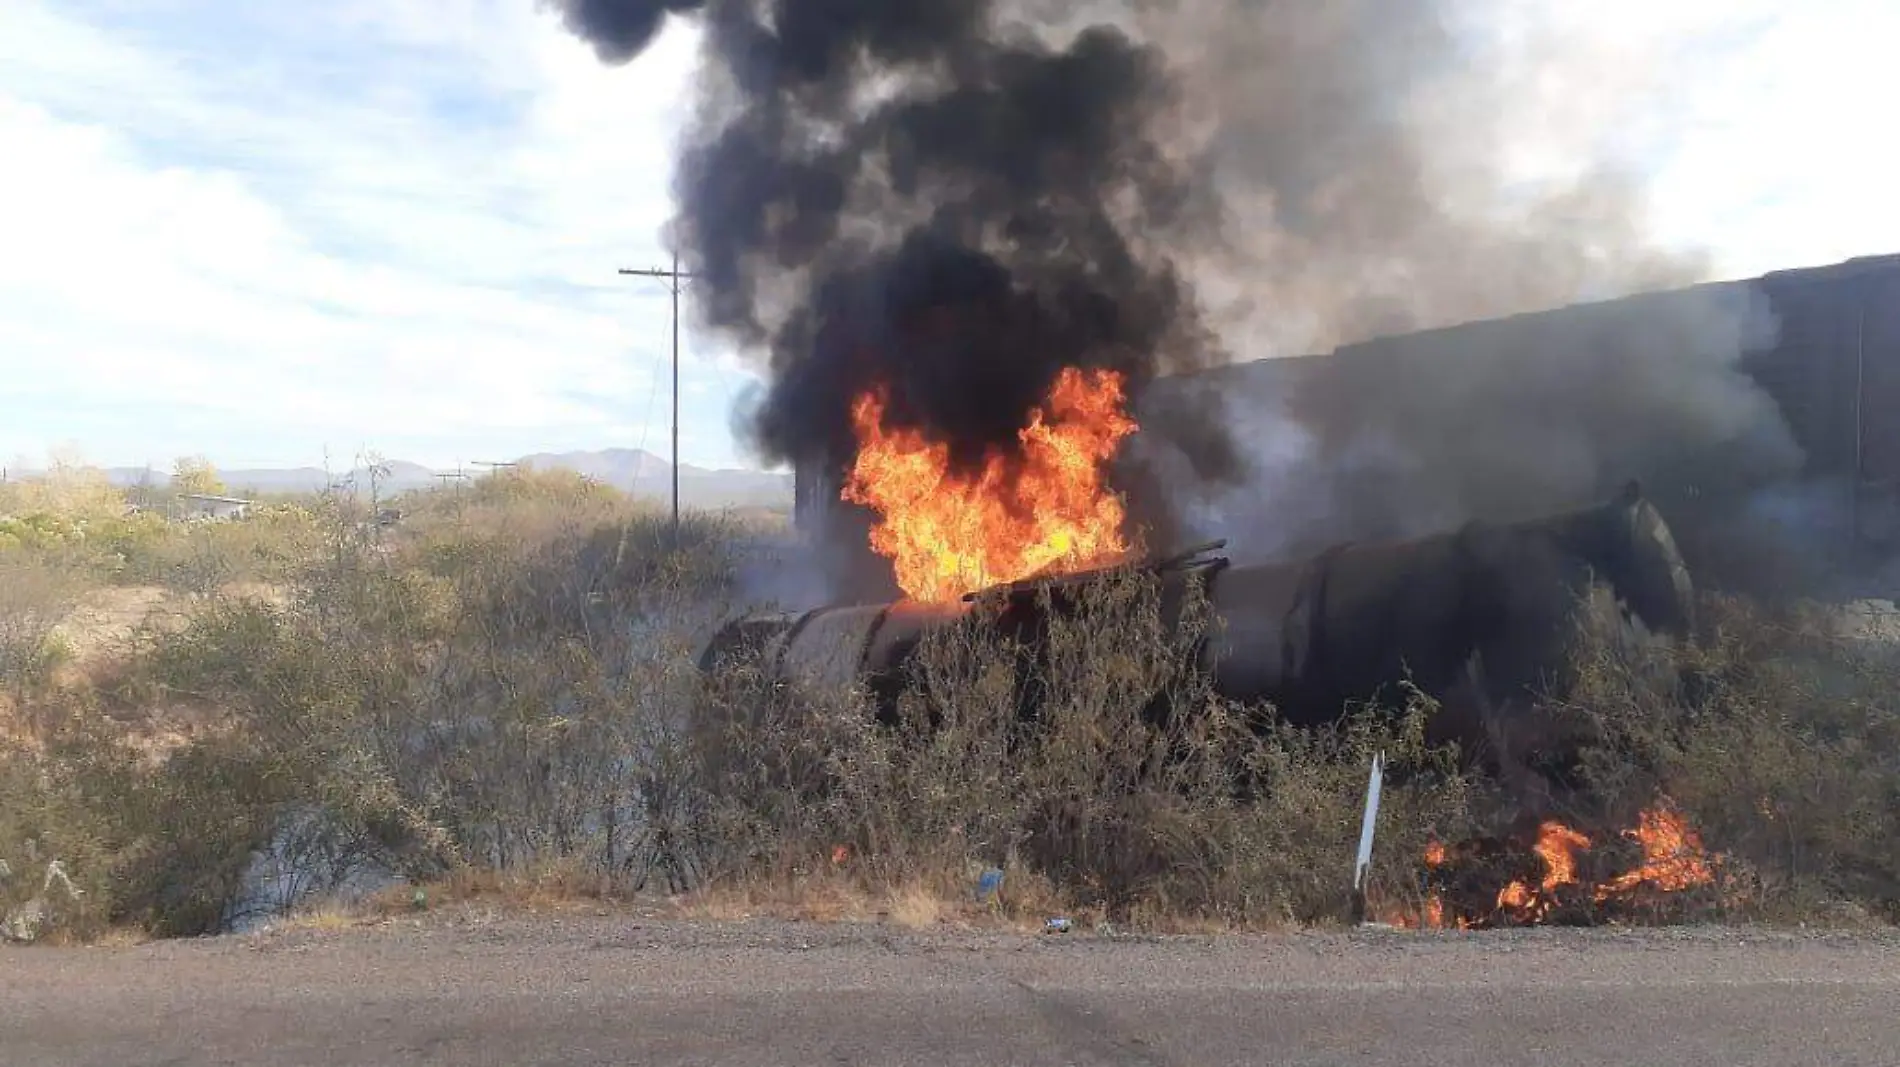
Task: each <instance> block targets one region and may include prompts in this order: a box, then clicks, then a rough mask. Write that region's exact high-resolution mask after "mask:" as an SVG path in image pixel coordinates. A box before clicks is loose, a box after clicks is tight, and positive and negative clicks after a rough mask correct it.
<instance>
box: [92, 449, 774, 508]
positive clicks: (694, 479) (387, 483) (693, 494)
mask: <svg viewBox="0 0 1900 1067" xmlns="http://www.w3.org/2000/svg"><path fill="white" fill-rule="evenodd" d="M515 462H516V463H517V464H519V465H520V466H523V467H531V468H534V469H537V470H571V471H575V472H577V473H579V474H582V475H585V476H587V477H589V478H592V479H594V480H595V481H598V482H602V483H604V484H606V485H611V486H613V487H614V488H616V489H619V490H621V491H622V492H626V493H630V494H632V495H634V496H637V497H648V498H652V499H655V500H662V501H663V500H668V499H670V498H671V494H672V491H673V482H672V474H673V467H672V464H670V463H668V462H667V461H666V460H664V459H662V458H660V457H659V456H656V455H654V454H653V453H651V452H647V451H645V450H643V449H638V448H610V449H606V450H604V451H599V452H561V453H552V452H538V453H536V454H534V455H531V456H522V457H521V458H520V459H518V460H516V461H515ZM384 468H385V471H386V473H385V475H384V477H383V479H382V482H381V489H382V491H383V492H386V493H402V492H407V491H409V490H412V489H426V488H429V487H431V486H436V485H442V484H445V483H447V482H448V481H449V479H446V478H444V477H442V476H443V475H448V474H454V473H455V472H454V471H452V470H435V469H432V468H429V467H424V466H422V465H421V464H419V463H409V462H405V461H403V460H388V461H385V463H384ZM462 473H463V474H465V475H466V476H468V477H470V478H474V477H478V476H480V475H482V474H485V473H487V468H485V467H469V468H465V469H464V470H463V472H462ZM106 475H107V477H109V478H110V479H111V480H112V482H113V483H114V484H116V485H124V486H133V485H137V484H139V483H140V482H141V481H142V480H146V479H149V480H150V481H151V482H152V483H154V484H163V483H164V482H165V481H167V480H168V479H169V478H170V471H168V470H164V469H160V468H157V467H153V468H149V469H148V468H143V467H113V468H110V469H108V470H107V471H106ZM218 477H219V478H221V479H222V480H223V481H224V484H225V485H226V486H227V487H229V489H230V491H231V492H232V493H234V494H237V495H246V494H262V493H313V492H317V491H318V490H321V489H322V488H324V487H325V486H326V485H329V484H331V483H332V482H340V481H343V480H344V479H346V478H354V480H355V483H356V484H357V485H358V486H364V487H367V485H368V484H369V475H368V473H367V472H366V471H362V470H357V471H351V472H349V473H348V474H330V473H326V472H324V471H323V470H321V469H319V468H316V467H291V468H284V469H265V470H222V469H221V470H219V471H218ZM680 506H681V507H686V508H698V509H708V510H712V509H719V508H741V507H764V508H778V509H785V508H790V507H791V506H792V476H791V475H790V474H789V473H773V472H770V471H752V470H734V469H724V470H713V469H708V468H705V467H695V466H693V465H691V464H689V463H682V464H680Z"/></svg>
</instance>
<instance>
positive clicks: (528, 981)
mask: <svg viewBox="0 0 1900 1067" xmlns="http://www.w3.org/2000/svg"><path fill="white" fill-rule="evenodd" d="M0 1063H5V1064H8V1065H12V1067H37V1065H42V1064H47V1065H51V1064H59V1065H63V1067H64V1065H70V1067H85V1065H98V1067H138V1065H154V1067H155V1065H159V1064H165V1065H186V1064H193V1065H195V1064H242V1065H245V1067H288V1065H292V1064H326V1065H328V1064H336V1065H342V1064H364V1065H371V1064H374V1065H379V1067H380V1065H394V1064H457V1065H488V1064H494V1065H509V1067H525V1065H539V1064H549V1065H552V1064H561V1065H581V1064H616V1065H618V1064H646V1063H651V1064H681V1065H686V1064H758V1065H773V1067H777V1065H792V1064H891V1065H923V1064H971V1065H975V1064H981V1065H983V1067H1003V1065H1007V1064H1243V1063H1246V1064H1255V1063H1257V1064H1274V1065H1282V1067H1291V1065H1307V1064H1314V1065H1317V1064H1361V1065H1370V1067H1386V1065H1390V1067H1399V1065H1403V1067H1435V1065H1446V1067H1454V1065H1455V1067H1470V1065H1473V1064H1520V1063H1521V1064H1536V1065H1539V1067H1552V1065H1567V1064H1617V1065H1621V1067H1650V1065H1680V1067H1697V1065H1711V1067H1713V1065H1718V1064H1719V1065H1721V1067H1734V1065H1746V1064H1763V1065H1774V1067H1801V1065H1808V1064H1812V1065H1816V1067H1819V1065H1827V1067H1853V1065H1859V1064H1867V1065H1874V1064H1879V1065H1882V1067H1892V1065H1894V1064H1900V936H1896V935H1895V934H1894V933H1891V932H1883V933H1856V934H1804V933H1770V932H1758V931H1750V932H1738V931H1735V930H1724V929H1696V930H1675V931H1605V930H1593V931H1578V930H1529V931H1512V932H1487V933H1413V932H1403V931H1378V930H1364V931H1351V932H1337V933H1301V934H1284V935H1259V936H1233V937H1177V938H1144V939H1136V938H1117V937H1103V936H1098V935H1095V934H1090V933H1084V932H1076V933H1070V934H1040V935H1038V934H1002V933H974V932H953V931H944V930H937V931H931V932H925V933H917V932H904V931H900V930H896V929H894V928H890V927H885V926H875V925H816V924H801V923H783V922H751V923H683V922H669V921H656V920H652V919H635V918H632V917H625V916H586V917H576V916H566V917H558V918H552V917H538V918H534V917H531V918H497V917H493V916H483V915H478V914H474V913H469V914H465V915H462V916H460V917H446V916H430V917H426V918H424V919H422V920H418V921H415V922H408V921H397V922H392V923H387V924H384V925H380V926H373V927H364V928H347V929H327V930H313V929H280V930H266V931H263V932H260V933H256V934H250V935H244V936H237V937H225V938H211V939H205V940H199V941H190V942H163V943H153V944H146V945H138V946H130V947H117V948H50V947H45V946H32V947H25V948H15V949H8V950H4V951H0Z"/></svg>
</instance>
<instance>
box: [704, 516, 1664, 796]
mask: <svg viewBox="0 0 1900 1067" xmlns="http://www.w3.org/2000/svg"><path fill="white" fill-rule="evenodd" d="M1154 570H1155V571H1156V572H1157V573H1159V575H1160V576H1161V579H1162V582H1163V587H1162V588H1163V596H1164V598H1169V597H1178V596H1179V595H1180V594H1181V592H1182V588H1181V587H1182V585H1183V583H1187V582H1195V583H1198V584H1199V585H1200V587H1201V588H1202V589H1203V590H1204V591H1205V595H1206V596H1207V598H1208V601H1209V606H1210V608H1211V609H1212V612H1213V614H1214V617H1215V618H1216V620H1218V625H1217V626H1216V627H1215V629H1214V631H1213V632H1212V634H1210V635H1209V636H1208V637H1207V638H1206V640H1205V641H1204V642H1203V644H1202V646H1201V648H1200V650H1199V655H1200V657H1201V663H1202V665H1203V666H1204V667H1205V668H1206V669H1207V670H1208V671H1209V672H1210V673H1211V676H1212V678H1213V683H1214V686H1215V688H1216V690H1217V691H1218V692H1219V693H1221V694H1222V695H1224V696H1226V697H1228V698H1231V699H1234V700H1238V701H1243V702H1249V703H1252V702H1267V703H1271V704H1272V705H1274V706H1275V708H1276V710H1277V711H1278V713H1279V715H1280V716H1281V717H1282V718H1283V719H1285V720H1287V721H1290V722H1293V723H1296V724H1302V725H1319V724H1323V723H1328V722H1332V721H1336V720H1337V719H1339V718H1340V717H1341V716H1342V715H1343V714H1344V712H1345V711H1346V710H1347V708H1348V707H1349V706H1352V705H1354V704H1358V703H1363V702H1367V701H1372V700H1375V699H1378V698H1380V697H1382V696H1383V697H1386V698H1390V697H1391V696H1392V695H1393V693H1394V691H1395V689H1396V687H1398V686H1399V685H1400V684H1401V683H1403V682H1405V681H1408V680H1409V681H1410V682H1411V683H1412V684H1414V685H1417V686H1418V687H1419V688H1420V689H1422V690H1424V691H1425V692H1427V693H1430V694H1432V695H1434V696H1438V697H1441V698H1450V703H1449V704H1448V707H1447V711H1446V713H1445V714H1443V715H1441V716H1439V717H1437V718H1436V721H1435V724H1436V730H1435V736H1434V738H1433V740H1437V741H1455V742H1458V743H1459V744H1460V745H1461V747H1463V748H1464V749H1465V751H1467V752H1468V753H1471V754H1473V755H1477V756H1481V758H1482V759H1483V761H1484V762H1485V763H1487V764H1488V765H1490V766H1491V767H1492V769H1494V770H1496V769H1499V768H1500V766H1501V765H1504V764H1507V763H1508V764H1515V763H1516V762H1518V761H1521V760H1524V759H1527V758H1529V756H1530V753H1531V751H1532V750H1541V749H1548V748H1550V747H1552V746H1553V745H1555V744H1556V743H1557V742H1556V741H1555V739H1554V738H1552V737H1551V736H1550V735H1549V733H1548V731H1545V730H1541V729H1540V723H1541V722H1542V720H1541V719H1540V717H1539V714H1538V710H1537V709H1538V705H1539V697H1540V696H1541V695H1542V694H1543V693H1545V692H1547V691H1548V690H1549V688H1550V687H1552V686H1561V685H1562V684H1563V682H1564V679H1565V676H1566V673H1567V670H1568V667H1569V659H1570V652H1571V643H1570V642H1571V639H1572V638H1573V637H1574V635H1575V633H1576V627H1577V625H1578V623H1579V622H1580V621H1582V613H1585V612H1588V611H1592V610H1607V611H1608V612H1609V613H1610V617H1609V618H1608V619H1607V620H1602V621H1608V622H1609V623H1610V624H1611V625H1613V626H1616V627H1619V628H1621V629H1622V630H1623V631H1624V632H1625V634H1626V635H1627V636H1629V637H1631V638H1634V639H1637V640H1648V639H1651V638H1657V637H1662V638H1672V637H1681V636H1683V635H1685V634H1686V633H1687V632H1688V631H1689V629H1690V627H1691V624H1692V616H1693V588H1692V585H1691V581H1690V578H1689V574H1688V570H1687V567H1686V566H1685V565H1684V563H1683V560H1682V556H1681V554H1680V553H1679V552H1678V551H1677V548H1676V545H1675V542H1674V538H1673V536H1672V534H1671V532H1670V530H1669V526H1668V524H1667V523H1666V522H1665V521H1664V519H1663V516H1662V515H1661V514H1660V512H1658V510H1657V509H1656V508H1655V506H1654V505H1653V504H1651V503H1650V502H1649V501H1647V500H1645V499H1644V498H1643V497H1642V495H1641V493H1640V491H1639V489H1638V488H1637V487H1636V486H1635V485H1634V484H1632V485H1631V486H1630V487H1629V488H1628V489H1627V490H1626V491H1625V492H1624V493H1623V494H1622V495H1621V496H1619V497H1618V498H1616V499H1615V500H1612V501H1608V502H1605V503H1602V504H1599V505H1596V506H1593V507H1589V508H1583V509H1579V510H1576V511H1571V512H1564V513H1561V514H1556V515H1548V516H1544V517H1541V518H1536V519H1531V520H1527V521H1522V522H1516V523H1472V524H1468V525H1466V526H1465V527H1463V528H1460V529H1458V530H1456V531H1451V532H1446V533H1443V534H1439V535H1435V536H1431V537H1425V538H1419V539H1414V540H1409V541H1396V542H1384V543H1366V544H1347V545H1340V546H1336V547H1334V548H1333V549H1330V550H1328V551H1326V552H1324V553H1321V554H1319V555H1317V556H1315V557H1312V558H1310V559H1306V560H1302V561H1297V562H1290V563H1273V564H1263V565H1252V566H1233V565H1229V564H1228V562H1227V561H1226V560H1225V559H1223V558H1219V557H1213V558H1209V557H1205V556H1202V555H1199V554H1189V555H1186V556H1184V557H1181V558H1179V559H1176V560H1171V561H1164V562H1161V563H1158V564H1155V565H1154ZM1091 580H1094V578H1093V576H1091V575H1071V576H1067V577H1064V578H1061V579H1056V580H1052V581H1051V582H1048V583H1035V582H1030V583H1019V584H1018V585H1017V586H1014V587H1008V588H1005V589H1002V590H999V591H991V593H998V592H1000V594H1001V596H1000V600H1001V603H1002V609H1001V611H999V612H997V613H996V614H994V615H989V616H983V618H985V619H986V620H987V622H988V624H989V625H993V626H996V627H999V628H1002V629H1006V630H1008V631H1009V632H1010V633H1011V634H1013V635H1015V636H1019V637H1020V636H1024V635H1028V636H1030V637H1032V639H1033V635H1034V633H1035V631H1036V629H1037V625H1038V620H1037V619H1036V618H1035V613H1036V612H1037V611H1038V610H1041V609H1040V608H1038V607H1037V605H1038V604H1041V603H1044V602H1047V603H1049V604H1052V605H1054V607H1055V610H1062V605H1063V604H1064V603H1066V602H1069V601H1070V600H1072V598H1070V597H1067V596H1065V595H1064V590H1066V589H1074V588H1077V587H1079V586H1080V585H1082V584H1085V583H1087V582H1089V581H1091ZM1044 591H1047V592H1049V593H1051V594H1052V595H1051V596H1050V597H1048V598H1047V599H1046V601H1045V600H1044V598H1041V597H1039V596H1038V595H1037V594H1039V593H1041V592H1044ZM1593 591H1595V592H1596V593H1598V594H1608V595H1607V596H1603V595H1597V596H1592V595H1591V594H1592V592H1593ZM998 599H999V597H997V596H994V595H988V596H984V597H983V598H981V600H980V601H978V602H977V603H972V602H970V601H968V600H966V601H960V602H955V603H948V604H919V603H912V602H907V601H899V602H894V603H887V604H854V605H840V606H834V607H825V608H819V609H816V610H813V611H807V612H803V613H797V614H784V615H771V616H751V617H747V618H742V619H738V620H735V621H733V622H732V623H730V624H728V625H727V627H725V628H724V629H723V630H721V631H720V634H719V635H718V636H717V637H715V639H714V640H713V642H712V643H711V644H709V645H708V646H707V648H706V651H705V653H704V655H703V656H702V658H701V662H700V666H701V669H702V670H705V671H709V672H713V671H718V670H720V669H721V667H722V664H723V663H725V662H726V658H727V657H728V656H730V655H732V654H733V653H735V652H737V651H738V650H740V649H742V648H747V647H749V648H751V649H753V650H754V651H756V652H757V653H758V654H760V655H761V656H762V657H763V660H762V662H763V666H764V669H765V670H766V671H767V672H768V674H770V675H771V676H773V677H776V678H779V679H784V680H790V679H793V678H799V679H803V680H805V681H808V682H815V683H818V684H848V683H852V682H863V683H866V684H867V685H868V686H869V688H870V690H871V691H872V693H873V698H874V702H875V703H876V705H877V707H878V710H879V713H880V717H881V718H887V719H888V718H891V717H893V716H894V713H895V708H894V702H895V700H896V698H897V695H898V693H899V692H901V690H902V689H903V686H904V684H905V682H906V680H907V677H908V676H907V667H908V665H909V663H910V659H911V657H912V656H913V655H914V653H915V650H916V648H917V646H918V643H919V641H920V640H921V639H922V638H923V637H924V636H925V635H926V634H927V633H929V632H931V631H933V630H935V629H938V628H941V627H945V626H950V625H954V624H956V623H958V622H960V621H962V620H965V619H967V618H970V617H971V613H972V612H974V611H979V610H981V611H989V610H992V609H991V608H989V607H980V606H979V604H989V603H994V602H996V601H997V600H998Z"/></svg>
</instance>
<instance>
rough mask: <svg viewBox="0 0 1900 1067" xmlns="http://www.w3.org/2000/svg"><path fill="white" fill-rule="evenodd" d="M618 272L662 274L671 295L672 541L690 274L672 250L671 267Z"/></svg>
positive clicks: (677, 529)
mask: <svg viewBox="0 0 1900 1067" xmlns="http://www.w3.org/2000/svg"><path fill="white" fill-rule="evenodd" d="M620 273H622V274H632V275H636V276H638V277H642V278H663V279H665V280H666V287H667V290H668V291H669V292H671V293H672V295H673V544H674V545H675V546H677V545H678V544H679V539H680V282H681V281H683V280H685V279H687V278H690V277H692V275H690V274H686V273H683V272H682V271H681V270H680V255H679V253H678V252H675V253H673V267H672V269H671V270H660V269H659V268H657V267H653V268H647V269H643V270H629V269H628V268H626V267H622V268H620Z"/></svg>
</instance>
